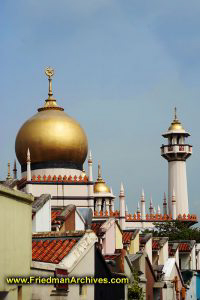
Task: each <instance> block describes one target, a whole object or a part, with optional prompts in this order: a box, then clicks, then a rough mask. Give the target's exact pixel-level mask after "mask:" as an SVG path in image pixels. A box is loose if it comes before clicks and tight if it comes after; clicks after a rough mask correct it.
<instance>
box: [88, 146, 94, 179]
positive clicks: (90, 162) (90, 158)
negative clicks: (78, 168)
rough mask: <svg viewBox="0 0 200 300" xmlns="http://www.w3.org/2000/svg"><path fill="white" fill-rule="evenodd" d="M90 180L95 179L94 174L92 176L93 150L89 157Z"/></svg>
mask: <svg viewBox="0 0 200 300" xmlns="http://www.w3.org/2000/svg"><path fill="white" fill-rule="evenodd" d="M88 180H89V181H93V176H92V152H91V150H90V152H89V157H88Z"/></svg>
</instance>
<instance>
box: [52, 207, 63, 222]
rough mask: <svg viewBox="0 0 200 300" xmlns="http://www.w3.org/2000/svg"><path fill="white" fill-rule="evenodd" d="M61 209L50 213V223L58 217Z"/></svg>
mask: <svg viewBox="0 0 200 300" xmlns="http://www.w3.org/2000/svg"><path fill="white" fill-rule="evenodd" d="M61 212H62V209H56V210H52V211H51V222H53V221H54V220H55V219H56V218H57V217H58V216H60V214H61Z"/></svg>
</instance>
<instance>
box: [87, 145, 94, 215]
mask: <svg viewBox="0 0 200 300" xmlns="http://www.w3.org/2000/svg"><path fill="white" fill-rule="evenodd" d="M88 181H89V183H90V184H89V186H88V196H89V197H90V199H89V207H90V208H92V210H94V195H93V184H92V183H93V176H92V152H91V150H90V152H89V157H88Z"/></svg>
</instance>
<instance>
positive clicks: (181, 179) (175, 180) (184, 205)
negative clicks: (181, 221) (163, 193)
mask: <svg viewBox="0 0 200 300" xmlns="http://www.w3.org/2000/svg"><path fill="white" fill-rule="evenodd" d="M173 189H174V191H175V195H176V215H177V216H178V215H179V214H181V215H183V214H186V215H187V214H188V213H189V208H188V189H187V175H186V162H185V161H170V162H169V163H168V196H169V213H170V214H173V209H172V195H173Z"/></svg>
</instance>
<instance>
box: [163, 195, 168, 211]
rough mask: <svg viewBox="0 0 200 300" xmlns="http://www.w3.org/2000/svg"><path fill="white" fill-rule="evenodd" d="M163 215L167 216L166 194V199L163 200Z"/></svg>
mask: <svg viewBox="0 0 200 300" xmlns="http://www.w3.org/2000/svg"><path fill="white" fill-rule="evenodd" d="M163 214H164V215H167V199H166V193H165V192H164V198H163Z"/></svg>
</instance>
